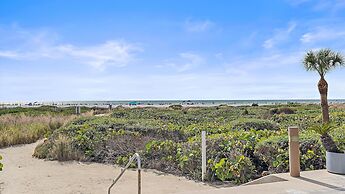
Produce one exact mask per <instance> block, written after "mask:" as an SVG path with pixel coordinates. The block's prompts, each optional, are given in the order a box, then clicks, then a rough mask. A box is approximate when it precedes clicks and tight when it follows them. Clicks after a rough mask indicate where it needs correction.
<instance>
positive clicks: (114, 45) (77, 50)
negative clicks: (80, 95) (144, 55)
mask: <svg viewBox="0 0 345 194" xmlns="http://www.w3.org/2000/svg"><path fill="white" fill-rule="evenodd" d="M54 50H56V51H58V52H60V53H61V54H62V55H64V56H71V57H73V58H74V59H76V60H77V61H80V62H81V63H84V64H88V65H91V66H93V67H95V68H97V69H104V68H106V67H107V66H116V67H123V66H126V65H127V64H128V63H129V62H131V61H132V60H133V53H134V52H136V51H138V50H140V49H139V48H138V47H135V46H133V45H131V44H128V43H125V42H118V41H108V42H106V43H104V44H100V45H95V46H89V47H77V46H74V45H59V46H56V48H55V49H54Z"/></svg>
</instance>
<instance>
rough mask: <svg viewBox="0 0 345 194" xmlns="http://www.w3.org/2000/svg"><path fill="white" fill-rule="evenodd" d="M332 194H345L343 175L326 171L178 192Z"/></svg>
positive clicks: (274, 176)
mask: <svg viewBox="0 0 345 194" xmlns="http://www.w3.org/2000/svg"><path fill="white" fill-rule="evenodd" d="M266 181H268V182H270V181H274V182H271V183H263V182H266ZM210 193H211V194H247V193H254V194H271V193H272V194H273V193H274V194H328V193H330V194H333V193H337V194H338V193H345V175H337V174H331V173H328V172H327V171H326V170H315V171H306V172H302V173H301V177H299V178H293V177H290V176H289V174H288V173H284V174H276V175H270V176H267V177H263V178H261V179H259V180H258V181H254V182H252V183H250V184H248V185H245V186H238V187H231V188H221V189H210V190H207V191H195V192H180V193H179V194H210Z"/></svg>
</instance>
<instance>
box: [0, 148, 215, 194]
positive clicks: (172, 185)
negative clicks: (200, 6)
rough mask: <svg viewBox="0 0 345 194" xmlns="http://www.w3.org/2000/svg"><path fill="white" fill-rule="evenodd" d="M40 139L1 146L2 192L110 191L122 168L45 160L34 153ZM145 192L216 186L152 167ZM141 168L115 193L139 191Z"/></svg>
mask: <svg viewBox="0 0 345 194" xmlns="http://www.w3.org/2000/svg"><path fill="white" fill-rule="evenodd" d="M37 144H38V143H33V144H27V145H21V146H15V147H9V148H4V149H0V155H2V156H3V161H2V162H3V164H4V169H3V171H2V172H0V193H2V194H14V193H16V194H20V193H25V194H37V193H38V194H46V193H47V194H50V193H56V194H64V193H85V194H86V193H95V194H102V193H107V188H108V186H109V184H111V182H112V179H113V178H114V177H115V176H117V175H118V174H119V172H120V168H118V167H114V166H110V165H103V164H97V163H91V164H85V163H79V162H63V163H62V162H57V161H44V160H39V159H36V158H33V157H32V156H31V155H32V153H33V150H34V148H35V147H36V145H37ZM142 176H143V178H142V187H143V192H142V193H143V194H168V193H176V192H188V191H198V190H200V191H202V190H203V191H205V190H208V189H212V187H210V186H207V185H203V184H201V183H196V182H194V181H190V180H186V179H185V178H182V177H176V176H172V175H166V174H163V173H159V172H156V171H152V170H147V171H144V172H143V175H142ZM136 186H137V172H136V171H132V170H129V171H127V172H126V173H125V175H124V176H123V177H122V179H120V181H119V182H118V183H117V185H115V187H114V189H113V190H112V193H113V194H127V193H128V194H130V193H133V194H134V193H137V187H136Z"/></svg>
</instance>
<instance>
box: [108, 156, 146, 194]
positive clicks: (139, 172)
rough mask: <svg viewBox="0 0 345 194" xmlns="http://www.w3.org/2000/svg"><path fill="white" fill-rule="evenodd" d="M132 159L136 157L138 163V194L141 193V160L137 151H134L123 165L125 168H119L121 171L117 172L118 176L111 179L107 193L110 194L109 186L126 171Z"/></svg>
mask: <svg viewBox="0 0 345 194" xmlns="http://www.w3.org/2000/svg"><path fill="white" fill-rule="evenodd" d="M134 159H137V163H138V194H141V160H140V156H139V154H138V153H135V154H134V155H133V156H132V157H131V158H130V159H129V161H128V163H127V165H126V166H125V168H123V169H121V173H120V174H119V176H117V177H116V179H114V180H113V183H112V184H111V185H110V187H109V188H108V194H110V190H111V188H112V187H113V186H114V185H115V183H116V182H117V181H118V180H119V179H120V178H121V177H122V175H123V174H124V173H125V172H126V170H127V169H128V168H129V166H130V165H131V164H132V162H133V161H134Z"/></svg>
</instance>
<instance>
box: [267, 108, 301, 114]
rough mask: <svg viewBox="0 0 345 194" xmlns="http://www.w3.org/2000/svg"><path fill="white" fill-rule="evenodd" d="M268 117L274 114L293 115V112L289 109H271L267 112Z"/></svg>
mask: <svg viewBox="0 0 345 194" xmlns="http://www.w3.org/2000/svg"><path fill="white" fill-rule="evenodd" d="M269 113H270V115H275V114H295V110H294V109H292V108H289V107H282V108H272V109H270V110H269Z"/></svg>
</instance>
